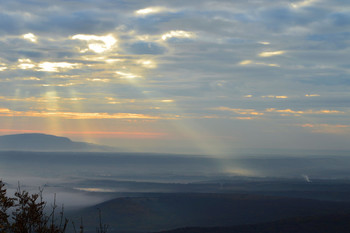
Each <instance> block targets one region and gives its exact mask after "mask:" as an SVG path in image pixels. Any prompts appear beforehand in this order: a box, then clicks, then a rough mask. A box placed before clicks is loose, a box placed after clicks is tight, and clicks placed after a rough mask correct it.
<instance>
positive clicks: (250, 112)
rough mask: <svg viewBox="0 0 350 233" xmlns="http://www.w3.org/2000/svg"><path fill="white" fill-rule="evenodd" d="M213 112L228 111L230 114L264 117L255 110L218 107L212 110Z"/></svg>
mask: <svg viewBox="0 0 350 233" xmlns="http://www.w3.org/2000/svg"><path fill="white" fill-rule="evenodd" d="M213 110H219V111H230V112H234V113H236V114H240V115H252V116H262V115H264V113H263V112H259V111H257V110H255V109H242V108H228V107H218V108H214V109H213Z"/></svg>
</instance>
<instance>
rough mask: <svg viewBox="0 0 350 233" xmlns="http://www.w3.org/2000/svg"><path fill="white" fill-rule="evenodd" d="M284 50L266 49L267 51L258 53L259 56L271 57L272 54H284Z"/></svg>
mask: <svg viewBox="0 0 350 233" xmlns="http://www.w3.org/2000/svg"><path fill="white" fill-rule="evenodd" d="M285 53H286V51H283V50H279V51H267V52H261V53H259V57H272V56H278V55H282V54H285Z"/></svg>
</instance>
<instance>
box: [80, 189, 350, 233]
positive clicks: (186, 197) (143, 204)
mask: <svg viewBox="0 0 350 233" xmlns="http://www.w3.org/2000/svg"><path fill="white" fill-rule="evenodd" d="M97 209H100V210H101V211H102V218H103V222H104V223H106V224H108V225H110V232H152V231H164V230H170V229H176V228H183V227H190V226H197V227H214V226H233V225H242V224H256V223H263V222H271V221H276V220H280V219H285V218H290V217H298V216H313V215H326V214H343V213H350V204H349V203H341V202H329V201H317V200H309V199H294V198H285V197H268V196H258V195H240V194H145V195H144V196H143V197H129V198H117V199H114V200H111V201H108V202H105V203H102V204H100V205H97V206H94V207H93V208H88V209H85V210H83V211H81V212H79V213H75V216H82V217H83V219H84V222H85V223H87V224H85V225H86V228H85V229H87V230H89V227H90V226H89V224H91V225H96V224H97V222H96V220H97V219H98V211H97Z"/></svg>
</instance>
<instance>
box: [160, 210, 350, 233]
mask: <svg viewBox="0 0 350 233" xmlns="http://www.w3.org/2000/svg"><path fill="white" fill-rule="evenodd" d="M281 232H283V233H335V232H350V214H338V215H325V216H311V217H310V216H308V217H298V218H291V219H285V220H279V221H275V222H268V223H260V224H250V225H240V226H231V227H188V228H181V229H175V230H170V231H162V232H159V233H281Z"/></svg>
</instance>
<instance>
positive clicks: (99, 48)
mask: <svg viewBox="0 0 350 233" xmlns="http://www.w3.org/2000/svg"><path fill="white" fill-rule="evenodd" d="M72 39H73V40H83V41H87V44H88V49H89V50H92V51H94V52H95V53H103V52H105V51H107V50H109V49H111V48H112V47H113V46H114V45H115V44H116V43H117V39H115V38H114V36H112V35H105V36H96V35H83V34H78V35H74V36H72ZM86 51H87V49H83V50H80V52H82V53H83V52H86Z"/></svg>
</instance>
